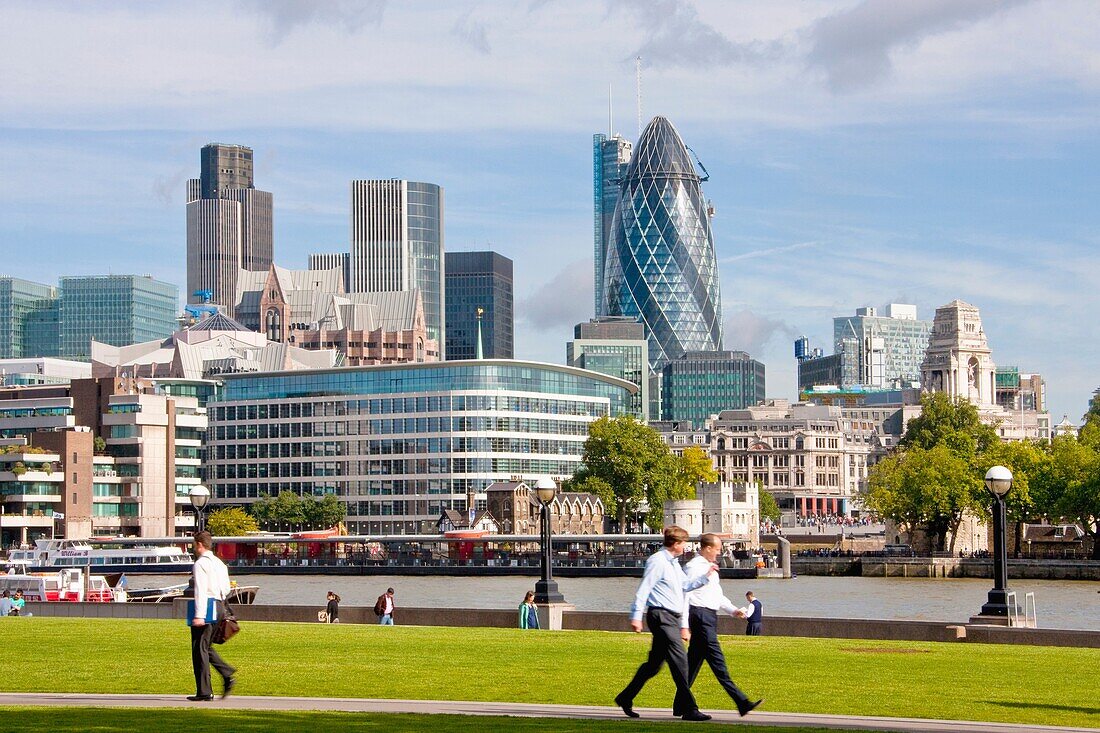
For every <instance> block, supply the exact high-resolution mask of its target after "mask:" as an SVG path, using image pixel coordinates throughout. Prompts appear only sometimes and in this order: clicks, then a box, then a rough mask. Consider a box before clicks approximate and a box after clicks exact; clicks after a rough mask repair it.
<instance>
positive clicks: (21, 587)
mask: <svg viewBox="0 0 1100 733" xmlns="http://www.w3.org/2000/svg"><path fill="white" fill-rule="evenodd" d="M3 591H8V594H9V595H12V596H14V595H15V592H16V591H23V600H25V601H39V602H48V603H64V602H70V603H80V602H85V603H124V602H125V601H126V591H124V590H122V589H121V588H118V589H116V588H112V587H111V586H110V585H109V584H108V583H107V579H106V578H104V577H103V576H102V575H89V576H88V577H87V578H85V577H84V574H83V571H81V570H78V569H70V570H59V571H57V572H50V573H16V572H8V573H4V574H0V593H2V592H3Z"/></svg>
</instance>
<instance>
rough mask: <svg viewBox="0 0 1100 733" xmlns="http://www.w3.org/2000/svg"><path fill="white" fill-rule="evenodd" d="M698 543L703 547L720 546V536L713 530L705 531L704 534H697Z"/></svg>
mask: <svg viewBox="0 0 1100 733" xmlns="http://www.w3.org/2000/svg"><path fill="white" fill-rule="evenodd" d="M699 544H700V545H702V546H703V547H721V546H722V538H721V537H719V536H718V535H716V534H714V533H713V532H707V533H706V534H703V535H699Z"/></svg>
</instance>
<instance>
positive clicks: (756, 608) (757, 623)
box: [735, 590, 764, 636]
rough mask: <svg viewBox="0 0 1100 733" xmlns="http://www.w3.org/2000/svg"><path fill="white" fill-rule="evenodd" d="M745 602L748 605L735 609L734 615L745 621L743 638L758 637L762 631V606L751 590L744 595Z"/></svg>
mask: <svg viewBox="0 0 1100 733" xmlns="http://www.w3.org/2000/svg"><path fill="white" fill-rule="evenodd" d="M745 600H747V601H748V602H749V605H747V606H745V607H744V608H739V609H737V613H736V614H735V615H736V616H737V617H738V618H743V619H745V622H746V623H745V636H760V632H762V631H763V630H764V604H762V603H761V602H760V601H758V600H757V599H756V596H754V595H753V594H752V591H751V590H750V591H749V592H748V593H746V594H745Z"/></svg>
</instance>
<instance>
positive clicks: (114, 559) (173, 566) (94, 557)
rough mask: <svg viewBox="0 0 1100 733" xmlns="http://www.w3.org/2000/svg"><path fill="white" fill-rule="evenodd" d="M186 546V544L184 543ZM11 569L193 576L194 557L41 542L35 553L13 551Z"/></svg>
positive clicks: (171, 551) (154, 549)
mask: <svg viewBox="0 0 1100 733" xmlns="http://www.w3.org/2000/svg"><path fill="white" fill-rule="evenodd" d="M181 542H186V540H181ZM8 562H9V564H11V565H17V566H23V567H26V568H28V569H29V570H30V571H31V572H52V571H55V570H64V569H65V568H81V567H84V566H86V565H87V566H90V567H91V568H92V570H95V571H98V572H103V573H130V574H135V573H157V574H167V573H190V572H191V567H192V565H194V563H195V558H193V557H192V556H191V553H189V552H187V551H185V550H181V549H180V548H178V547H173V546H168V547H159V546H153V545H120V546H116V547H111V546H110V545H101V544H97V545H95V546H92V545H90V544H88V543H87V542H85V541H83V540H37V541H35V543H34V549H28V550H12V551H11V552H10V553H8Z"/></svg>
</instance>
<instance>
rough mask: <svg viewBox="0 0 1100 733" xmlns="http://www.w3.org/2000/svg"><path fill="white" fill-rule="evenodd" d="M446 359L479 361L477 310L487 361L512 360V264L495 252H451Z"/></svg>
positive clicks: (448, 254) (448, 260) (484, 356)
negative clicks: (479, 316)
mask: <svg viewBox="0 0 1100 733" xmlns="http://www.w3.org/2000/svg"><path fill="white" fill-rule="evenodd" d="M446 263H447V268H446V269H447V278H446V279H447V358H448V359H451V360H455V359H476V358H478V354H477V338H478V309H481V311H482V313H481V346H482V352H481V355H482V358H484V359H511V358H512V357H513V355H514V347H513V332H514V328H513V321H514V317H513V293H512V261H511V260H510V259H508V258H507V257H504V256H503V255H500V254H497V253H496V252H448V253H447V257H446Z"/></svg>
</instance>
